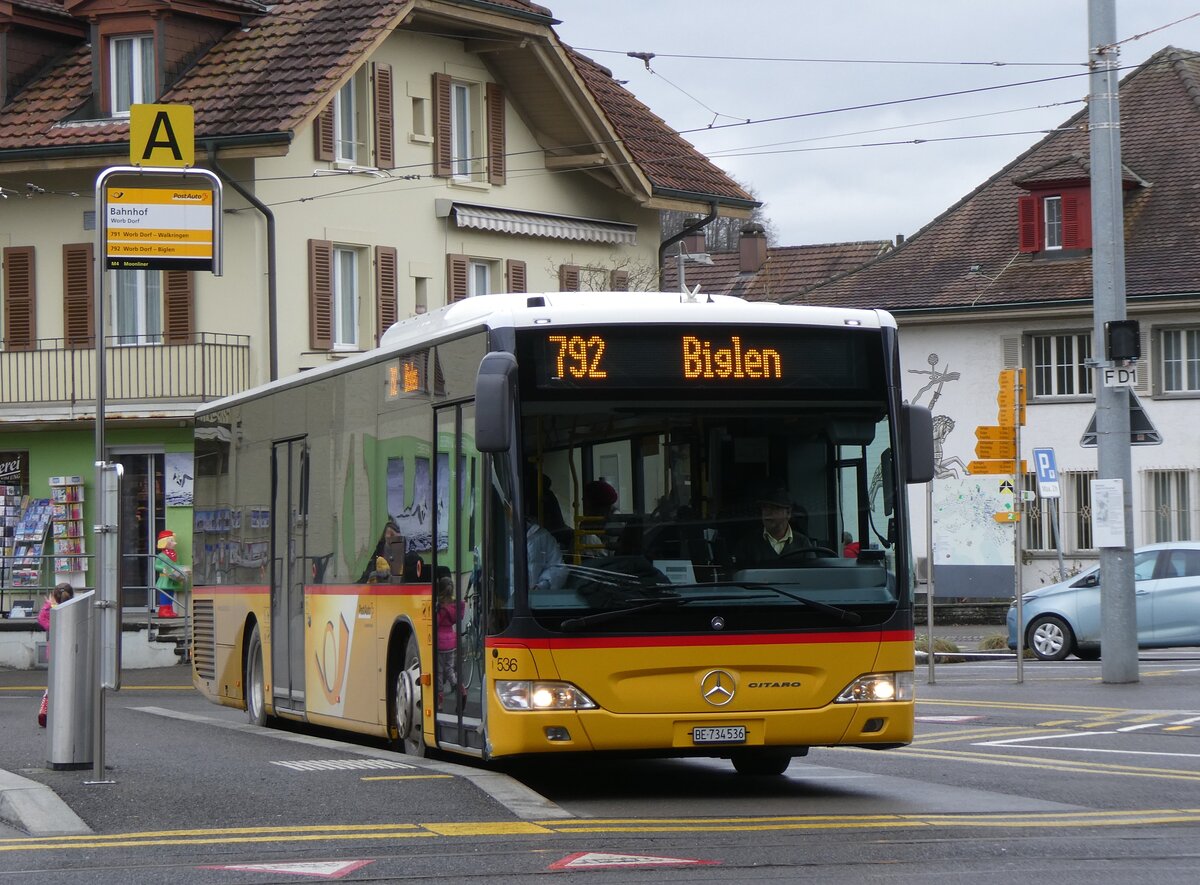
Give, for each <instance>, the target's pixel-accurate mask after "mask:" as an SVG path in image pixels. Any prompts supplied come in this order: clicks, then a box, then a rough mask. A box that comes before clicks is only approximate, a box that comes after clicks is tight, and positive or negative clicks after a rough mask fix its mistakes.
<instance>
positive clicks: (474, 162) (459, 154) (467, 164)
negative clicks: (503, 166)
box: [450, 80, 484, 181]
mask: <svg viewBox="0 0 1200 885" xmlns="http://www.w3.org/2000/svg"><path fill="white" fill-rule="evenodd" d="M481 105H482V102H481V100H480V87H479V84H478V83H468V82H466V81H464V80H451V81H450V169H451V175H452V177H453V178H455V179H457V180H459V181H471V180H474V179H477V178H479V177H480V176H481V175H482V174H483V154H484V150H483V144H482V139H481V137H480V132H481V128H480V127H481V123H480V115H481V113H482V107H481Z"/></svg>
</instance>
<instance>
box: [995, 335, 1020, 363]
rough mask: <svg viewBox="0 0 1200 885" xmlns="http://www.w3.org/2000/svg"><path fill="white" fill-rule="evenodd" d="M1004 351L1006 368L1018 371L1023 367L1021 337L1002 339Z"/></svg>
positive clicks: (1009, 336)
mask: <svg viewBox="0 0 1200 885" xmlns="http://www.w3.org/2000/svg"><path fill="white" fill-rule="evenodd" d="M1000 347H1001V350H1002V351H1003V359H1004V368H1006V369H1016V368H1020V365H1021V336H1020V335H1006V336H1004V337H1003V338H1001V339H1000Z"/></svg>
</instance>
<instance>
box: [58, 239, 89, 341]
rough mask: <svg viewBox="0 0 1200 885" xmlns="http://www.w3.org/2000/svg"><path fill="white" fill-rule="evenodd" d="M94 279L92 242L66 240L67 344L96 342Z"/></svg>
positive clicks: (65, 324) (64, 312)
mask: <svg viewBox="0 0 1200 885" xmlns="http://www.w3.org/2000/svg"><path fill="white" fill-rule="evenodd" d="M92 282H93V268H92V244H91V243H67V244H64V245H63V339H64V343H65V344H66V346H67V347H95V346H96V341H95V335H96V323H95V320H96V312H95V305H94V304H93V293H94V291H95V290H94V288H93V286H92Z"/></svg>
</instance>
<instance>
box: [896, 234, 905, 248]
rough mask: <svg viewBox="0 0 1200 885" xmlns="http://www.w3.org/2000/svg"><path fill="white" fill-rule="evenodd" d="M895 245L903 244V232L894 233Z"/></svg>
mask: <svg viewBox="0 0 1200 885" xmlns="http://www.w3.org/2000/svg"><path fill="white" fill-rule="evenodd" d="M896 245H897V246H903V245H904V234H896Z"/></svg>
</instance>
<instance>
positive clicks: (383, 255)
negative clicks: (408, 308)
mask: <svg viewBox="0 0 1200 885" xmlns="http://www.w3.org/2000/svg"><path fill="white" fill-rule="evenodd" d="M396 301H397V299H396V250H395V249H394V248H392V247H391V246H376V247H375V316H376V317H377V318H378V323H379V325H378V328H377V329H376V334H375V343H376V344H378V343H379V339H380V338H382V337H383V333H384V332H386V331H387V330H388V328H389V327H390V326H391V325H392V323H394V322H396V320H397V313H398V311H397V306H396Z"/></svg>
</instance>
